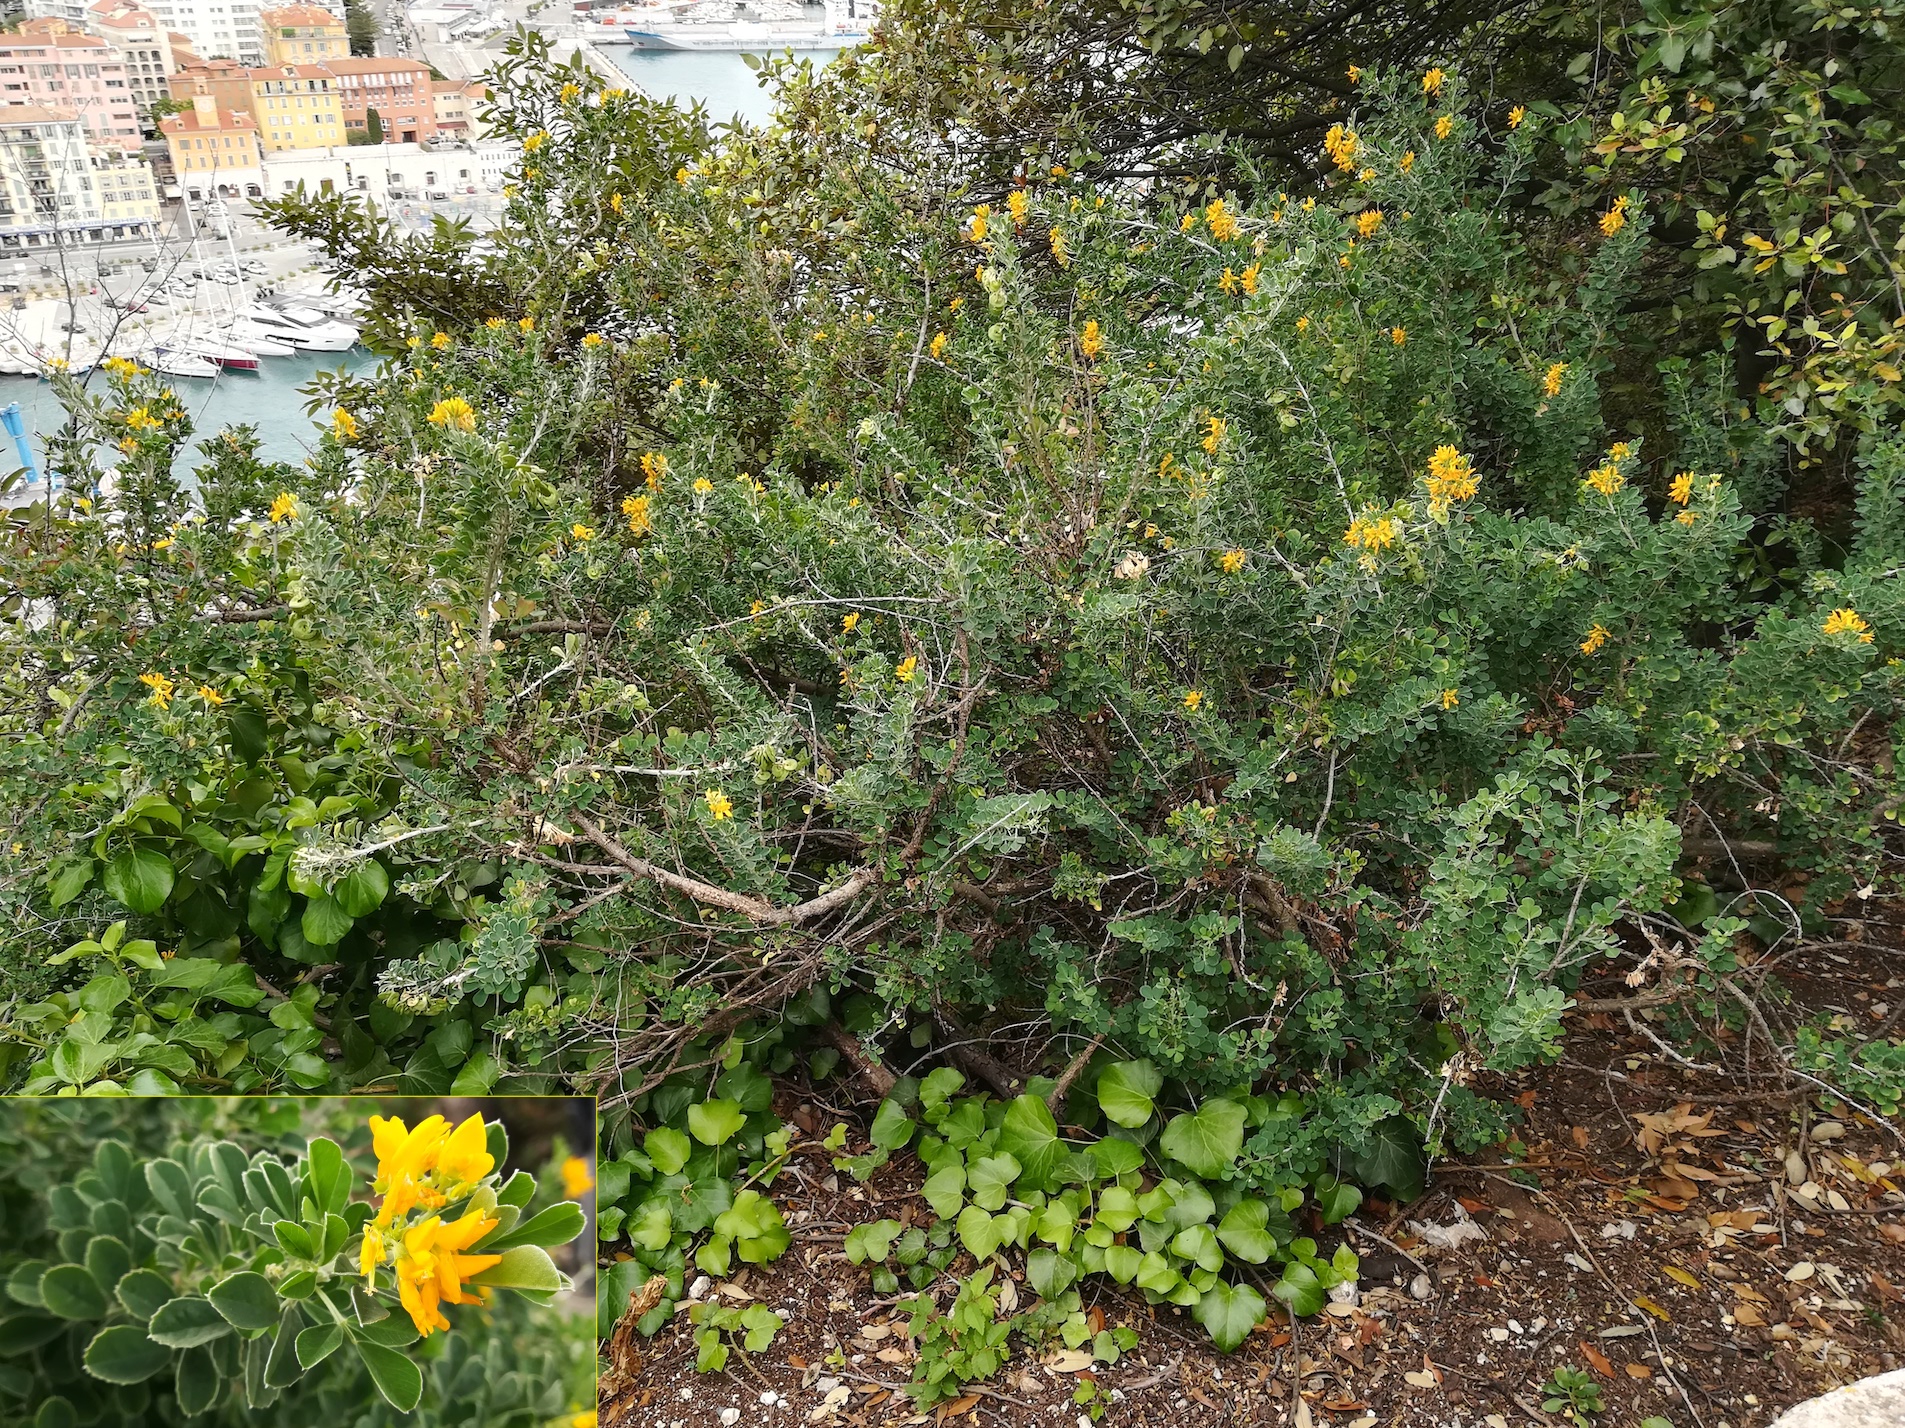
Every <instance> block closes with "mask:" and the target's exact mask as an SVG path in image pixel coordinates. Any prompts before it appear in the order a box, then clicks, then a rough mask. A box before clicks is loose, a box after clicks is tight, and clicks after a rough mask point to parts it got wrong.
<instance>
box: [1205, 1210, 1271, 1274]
mask: <svg viewBox="0 0 1905 1428" xmlns="http://www.w3.org/2000/svg"><path fill="white" fill-rule="evenodd" d="M1217 1238H1218V1239H1220V1240H1222V1241H1223V1242H1224V1248H1225V1249H1227V1250H1229V1251H1230V1252H1231V1253H1232V1254H1234V1255H1236V1256H1237V1258H1238V1259H1240V1260H1242V1261H1243V1262H1244V1263H1245V1264H1262V1263H1263V1262H1264V1261H1265V1260H1267V1259H1269V1258H1270V1256H1271V1255H1272V1254H1274V1253H1275V1252H1276V1248H1277V1238H1276V1236H1275V1235H1273V1234H1271V1233H1270V1207H1269V1206H1268V1205H1266V1204H1264V1203H1263V1201H1261V1200H1258V1199H1255V1198H1251V1199H1244V1200H1239V1201H1238V1202H1237V1203H1236V1204H1235V1205H1232V1206H1231V1207H1230V1210H1229V1213H1227V1214H1226V1215H1225V1216H1224V1218H1223V1220H1222V1221H1221V1222H1220V1223H1219V1224H1218V1226H1217Z"/></svg>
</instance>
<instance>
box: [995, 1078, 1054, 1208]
mask: <svg viewBox="0 0 1905 1428" xmlns="http://www.w3.org/2000/svg"><path fill="white" fill-rule="evenodd" d="M999 1149H1000V1150H1002V1151H1005V1152H1006V1153H1007V1154H1009V1155H1011V1156H1012V1157H1013V1159H1015V1160H1016V1161H1018V1164H1019V1178H1020V1179H1021V1180H1022V1181H1023V1182H1024V1183H1023V1188H1024V1189H1026V1190H1038V1191H1048V1190H1050V1189H1052V1187H1053V1186H1054V1185H1055V1184H1056V1183H1057V1175H1058V1169H1059V1166H1060V1165H1062V1164H1063V1163H1064V1162H1065V1160H1066V1158H1067V1156H1068V1155H1069V1154H1070V1152H1068V1151H1067V1150H1066V1149H1065V1143H1064V1142H1063V1141H1061V1140H1060V1139H1059V1138H1058V1122H1057V1121H1056V1120H1054V1119H1053V1118H1052V1108H1051V1107H1050V1106H1048V1105H1046V1104H1045V1101H1044V1099H1043V1098H1042V1097H1039V1096H1033V1095H1029V1094H1028V1095H1024V1096H1020V1097H1018V1098H1016V1099H1015V1100H1014V1101H1013V1102H1012V1104H1011V1105H1009V1106H1007V1107H1006V1110H1005V1119H1004V1120H1003V1121H1002V1122H1000V1125H999Z"/></svg>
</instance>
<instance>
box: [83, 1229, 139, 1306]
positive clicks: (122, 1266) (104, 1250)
mask: <svg viewBox="0 0 1905 1428" xmlns="http://www.w3.org/2000/svg"><path fill="white" fill-rule="evenodd" d="M131 1268H132V1253H131V1251H129V1250H128V1249H127V1248H126V1246H125V1242H124V1241H122V1240H120V1239H119V1238H118V1237H117V1236H114V1235H94V1236H93V1240H92V1243H91V1244H89V1245H87V1246H86V1269H87V1271H88V1272H89V1273H90V1274H91V1275H92V1277H93V1281H94V1282H95V1283H96V1284H98V1285H99V1287H100V1288H101V1289H103V1290H105V1291H106V1293H107V1294H111V1293H112V1292H113V1289H114V1288H115V1287H116V1286H117V1285H118V1283H119V1281H120V1280H122V1279H124V1278H125V1277H126V1273H127V1271H128V1270H130V1269H131Z"/></svg>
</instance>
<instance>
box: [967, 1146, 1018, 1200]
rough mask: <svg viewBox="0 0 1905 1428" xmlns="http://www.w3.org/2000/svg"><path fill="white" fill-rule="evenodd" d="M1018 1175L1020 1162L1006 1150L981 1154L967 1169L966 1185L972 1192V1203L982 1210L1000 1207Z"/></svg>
mask: <svg viewBox="0 0 1905 1428" xmlns="http://www.w3.org/2000/svg"><path fill="white" fill-rule="evenodd" d="M1018 1177H1019V1162H1018V1160H1017V1159H1016V1158H1015V1157H1013V1156H1011V1155H1009V1154H1007V1153H1006V1152H1004V1151H1001V1152H1000V1153H999V1154H997V1155H986V1156H981V1157H980V1158H979V1159H978V1160H976V1161H974V1162H973V1163H972V1165H971V1166H969V1167H968V1168H967V1170H966V1186H967V1188H968V1189H969V1190H970V1191H971V1193H972V1203H973V1204H974V1205H976V1206H978V1207H979V1208H980V1209H981V1210H997V1209H1000V1208H1001V1207H1002V1206H1004V1204H1005V1201H1006V1194H1007V1192H1008V1191H1010V1189H1011V1188H1012V1182H1013V1181H1014V1180H1016V1179H1018Z"/></svg>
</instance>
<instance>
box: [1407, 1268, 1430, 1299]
mask: <svg viewBox="0 0 1905 1428" xmlns="http://www.w3.org/2000/svg"><path fill="white" fill-rule="evenodd" d="M1434 1293H1435V1285H1434V1284H1433V1283H1431V1282H1430V1280H1429V1276H1428V1275H1426V1274H1418V1275H1417V1276H1416V1277H1415V1278H1414V1279H1412V1280H1410V1281H1409V1297H1410V1298H1411V1299H1427V1298H1428V1297H1429V1296H1430V1295H1431V1294H1434Z"/></svg>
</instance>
